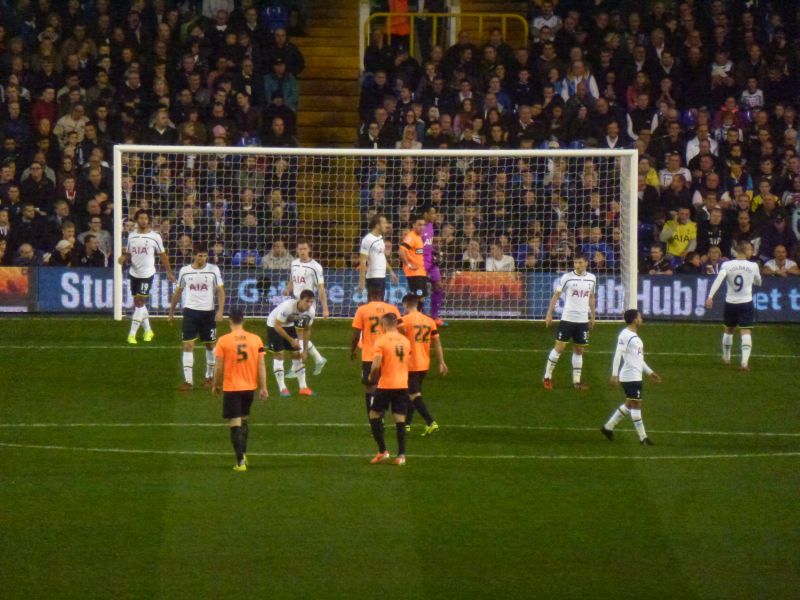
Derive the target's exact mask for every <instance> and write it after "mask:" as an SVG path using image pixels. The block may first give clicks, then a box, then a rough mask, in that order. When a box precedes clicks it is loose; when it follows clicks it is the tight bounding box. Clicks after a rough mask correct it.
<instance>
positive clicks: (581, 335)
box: [572, 323, 589, 390]
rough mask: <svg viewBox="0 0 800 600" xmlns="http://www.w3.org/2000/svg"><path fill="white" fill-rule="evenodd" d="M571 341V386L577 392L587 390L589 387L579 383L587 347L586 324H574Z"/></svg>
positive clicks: (587, 329)
mask: <svg viewBox="0 0 800 600" xmlns="http://www.w3.org/2000/svg"><path fill="white" fill-rule="evenodd" d="M572 341H573V344H572V385H574V386H575V388H576V389H578V390H588V389H589V386H588V385H586V384H585V383H582V382H581V374H582V373H583V355H584V353H585V352H586V348H587V347H588V346H589V324H588V323H576V324H575V325H574V326H573V330H572Z"/></svg>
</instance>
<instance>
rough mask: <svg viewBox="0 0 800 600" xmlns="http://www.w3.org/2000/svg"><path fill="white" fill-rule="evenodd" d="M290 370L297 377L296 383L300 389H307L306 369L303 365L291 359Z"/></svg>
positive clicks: (301, 362)
mask: <svg viewBox="0 0 800 600" xmlns="http://www.w3.org/2000/svg"><path fill="white" fill-rule="evenodd" d="M292 370H293V371H294V374H295V375H297V383H298V384H299V385H300V389H301V390H302V389H303V388H306V387H308V385H307V384H306V367H305V365H304V364H303V361H302V360H298V359H296V358H295V359H293V360H292Z"/></svg>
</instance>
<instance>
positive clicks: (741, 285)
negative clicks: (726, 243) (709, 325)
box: [706, 240, 761, 371]
mask: <svg viewBox="0 0 800 600" xmlns="http://www.w3.org/2000/svg"><path fill="white" fill-rule="evenodd" d="M752 255H753V246H752V244H750V242H748V241H746V240H742V241H740V242H739V243H737V244H736V258H735V259H733V260H729V261H728V262H726V263H723V264H722V267H720V270H719V274H718V275H717V278H716V279H715V280H714V283H713V284H712V285H711V290H710V291H709V292H708V299H707V300H706V308H708V309H709V310H710V309H711V308H712V307H713V306H714V294H716V293H717V290H719V288H720V286H721V285H722V282H723V281H724V282H726V283H727V284H728V289H727V291H726V292H725V310H724V313H723V321H724V322H725V333H723V334H722V362H724V363H725V364H726V365H727V364H729V363H730V362H731V346H733V334H734V332H735V331H736V328H737V327H738V328H739V330H740V333H741V335H742V362H741V370H742V371H749V370H750V364H749V362H750V353H751V352H752V350H753V337H752V327H753V324H754V323H755V320H756V309H755V306H754V305H753V285H761V271H760V270H759V268H758V265H757V264H756V263H754V262H750V260H748V259H749V258H750V257H751V256H752Z"/></svg>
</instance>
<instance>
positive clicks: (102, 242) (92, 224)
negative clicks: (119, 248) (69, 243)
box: [78, 215, 113, 256]
mask: <svg viewBox="0 0 800 600" xmlns="http://www.w3.org/2000/svg"><path fill="white" fill-rule="evenodd" d="M89 236H92V237H93V238H94V240H95V242H96V244H97V249H98V250H100V252H102V253H103V254H104V255H106V256H111V253H112V250H113V240H112V239H111V234H110V233H109V232H108V231H106V230H105V229H103V219H102V218H101V217H100V216H99V215H98V216H92V218H91V219H90V220H89V229H88V230H87V231H84V232H83V233H81V234H80V235H79V236H78V241H79V242H81V243H82V244H84V245H86V246H88V244H87V242H86V238H87V237H89Z"/></svg>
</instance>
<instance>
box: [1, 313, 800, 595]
mask: <svg viewBox="0 0 800 600" xmlns="http://www.w3.org/2000/svg"><path fill="white" fill-rule="evenodd" d="M250 325H251V328H252V329H253V330H255V331H257V332H258V333H260V334H263V324H262V323H261V322H258V323H255V322H254V323H251V324H250ZM155 326H156V334H157V336H156V339H155V341H154V342H153V344H152V345H151V346H145V345H143V344H142V343H141V342H140V344H139V346H138V347H133V348H130V347H126V346H125V344H124V339H125V335H126V327H127V324H116V323H113V322H112V321H110V320H106V319H102V320H100V319H88V318H87V319H83V320H77V319H41V320H28V319H3V320H0V356H2V360H0V381H1V382H2V384H1V386H2V387H0V424H2V426H0V444H3V445H2V446H0V540H2V552H0V589H2V597H3V598H26V599H30V598H48V599H49V598H59V599H61V598H95V597H97V598H101V597H102V598H108V597H111V598H115V599H122V598H246V597H253V598H270V599H272V598H493V599H504V598H520V597H536V598H579V597H580V598H596V597H614V598H634V597H636V598H640V597H652V598H712V597H717V598H783V597H790V596H795V595H796V594H797V590H798V589H800V553H798V551H797V550H798V548H800V528H798V526H797V523H798V519H800V509H798V504H797V490H798V489H800V435H798V432H800V426H798V423H799V422H800V403H798V402H797V393H796V391H797V389H798V388H799V387H800V374H799V373H798V369H797V364H798V362H797V358H796V357H797V356H798V355H800V336H798V329H797V328H796V327H789V326H786V327H778V326H763V327H759V328H758V329H757V330H756V331H755V336H754V342H755V343H754V346H755V357H754V358H753V360H752V366H753V371H752V372H751V373H749V374H743V373H739V372H738V371H736V370H735V369H734V368H732V367H731V368H728V367H724V366H723V365H722V364H721V363H720V361H719V358H718V356H717V354H718V346H719V334H720V329H719V328H718V327H714V326H705V325H696V324H686V323H683V324H681V323H674V324H646V325H645V327H644V328H643V330H642V337H643V339H644V342H645V351H646V354H647V359H648V362H649V363H650V364H651V366H653V367H654V368H655V369H656V370H657V371H658V372H659V373H660V374H661V375H662V376H663V377H664V380H665V382H664V383H663V384H661V385H660V386H657V385H654V384H646V385H645V396H644V397H645V403H644V413H643V414H644V420H645V424H646V426H647V428H648V431H649V433H650V435H651V437H652V438H653V440H654V441H655V442H656V444H657V445H656V446H655V447H652V448H643V447H641V446H640V445H639V444H638V442H637V439H636V436H635V433H634V432H633V431H632V428H631V427H630V424H629V423H626V424H624V425H621V426H620V429H618V435H617V441H615V442H614V443H613V444H609V443H608V442H606V441H605V440H604V439H603V438H602V437H601V436H600V434H599V432H598V428H599V427H600V425H601V424H602V423H603V422H604V420H605V419H606V417H607V416H608V414H609V413H610V411H611V410H612V409H613V408H614V407H615V406H616V405H618V404H619V402H620V400H621V391H620V390H619V389H618V388H617V389H612V388H610V387H609V386H608V385H607V380H608V374H609V371H610V362H611V355H610V352H611V351H612V350H613V348H614V338H615V336H616V334H617V332H618V330H619V326H618V325H600V326H598V328H597V329H596V330H595V332H594V333H593V339H592V345H591V347H590V350H589V354H588V355H587V358H586V363H585V379H586V381H588V382H589V383H590V384H591V386H592V389H591V390H590V391H589V392H586V393H577V392H575V391H573V390H572V389H571V388H570V386H568V385H567V380H568V379H569V356H568V355H565V356H564V357H563V358H562V360H561V363H560V364H559V366H558V369H557V372H556V390H554V391H553V392H551V393H545V392H544V391H543V390H542V389H541V384H540V379H541V373H542V370H543V365H544V360H545V355H546V351H547V350H548V349H549V347H550V346H551V344H552V332H551V331H547V330H545V329H544V327H543V326H542V325H541V324H524V323H454V324H452V325H451V327H449V328H448V329H447V330H445V332H444V335H443V340H444V345H445V349H446V355H447V362H448V364H449V366H450V369H451V374H450V375H449V376H448V377H447V378H444V379H441V378H438V377H435V376H433V375H429V378H428V380H427V381H426V386H425V396H426V398H427V399H428V404H429V406H430V408H431V410H432V412H433V413H434V415H435V416H436V418H437V420H438V422H439V423H440V424H441V426H442V431H441V433H440V434H438V435H437V436H434V437H433V438H431V439H427V438H420V437H418V434H419V432H420V427H419V422H420V421H419V420H417V425H416V427H415V431H414V432H413V435H412V437H411V439H410V440H409V444H408V446H409V447H408V454H409V460H408V465H407V467H406V468H404V469H398V468H396V467H392V466H388V465H381V466H371V465H368V464H367V463H366V459H367V457H368V456H369V455H371V454H372V453H373V452H374V443H373V441H372V439H371V437H370V434H369V428H368V427H367V425H366V422H365V417H364V402H363V391H362V388H361V386H360V384H359V383H358V376H359V364H358V363H351V362H350V361H349V360H348V357H347V352H346V350H344V349H343V348H344V346H345V345H346V344H347V343H348V339H349V335H350V334H349V325H348V324H347V323H344V322H337V323H332V322H328V323H321V324H320V325H319V327H318V330H317V332H316V336H317V342H318V344H319V345H321V346H322V347H323V348H325V349H324V353H325V354H326V356H327V357H328V358H329V359H330V362H329V364H328V366H327V368H326V371H325V373H324V375H323V376H322V377H319V378H311V382H312V385H313V386H314V387H315V388H316V389H317V391H318V392H319V396H318V397H316V398H313V399H300V398H299V397H295V398H292V399H280V398H278V397H277V390H276V388H275V384H274V381H271V382H270V391H271V393H272V395H273V396H272V398H271V399H270V401H269V402H268V403H267V404H260V403H257V404H256V405H255V406H254V409H253V417H252V423H253V425H252V427H251V433H250V456H251V468H250V470H249V471H248V472H247V473H245V474H237V473H234V472H232V471H231V466H232V465H233V457H232V454H231V451H230V445H229V441H228V435H227V431H226V429H225V427H224V424H223V422H222V420H221V418H220V411H221V408H220V401H219V400H218V399H214V398H212V397H211V396H210V395H209V394H208V393H207V392H205V391H196V392H194V393H191V394H188V395H185V394H184V395H180V394H179V393H177V392H175V391H173V390H174V389H175V387H176V385H177V384H178V383H180V378H181V375H180V351H179V345H178V331H179V328H178V326H177V325H176V326H175V327H173V328H170V326H169V325H168V324H167V323H165V322H161V321H159V322H156V324H155ZM736 347H738V340H737V346H736ZM736 347H735V348H736ZM196 363H197V364H196V375H197V376H198V377H199V376H200V374H201V373H200V369H201V365H202V363H203V359H202V354H201V353H200V352H199V351H198V352H197V360H196ZM290 386H291V387H292V389H296V382H290ZM15 423H16V424H28V425H24V426H16V427H12V426H8V425H9V424H15ZM76 423H80V424H95V425H97V424H101V425H99V426H92V427H88V426H72V427H67V426H65V425H66V424H76ZM113 423H117V424H134V423H135V424H142V425H141V426H136V427H131V426H123V427H112V426H108V424H113ZM298 423H305V424H308V425H304V426H290V425H289V424H298ZM331 423H335V424H347V425H349V426H341V427H331V426H322V424H331ZM33 424H51V425H53V426H46V427H32V426H29V425H33ZM103 424H105V425H103ZM156 424H160V425H156ZM167 424H208V426H175V425H167ZM690 432H706V433H703V434H700V433H690ZM723 432H754V433H762V434H763V433H794V434H795V435H793V436H791V435H720V433H723ZM387 433H388V434H389V435H387V440H388V442H389V448H390V450H392V449H394V447H395V440H394V438H393V434H392V432H391V430H389V431H387ZM9 444H12V445H9ZM13 444H16V445H17V446H13ZM43 446H50V448H44V447H43ZM79 448H83V449H89V448H91V449H97V450H98V451H87V450H79ZM108 449H121V450H128V451H140V452H139V453H134V452H110V451H107V450H108ZM151 451H152V452H153V453H149V452H151ZM181 452H189V454H182V453H181ZM301 453H308V454H312V455H314V454H316V455H324V456H297V455H298V454H301ZM293 455H294V456H293ZM765 455H766V456H765ZM512 456H516V457H519V458H512ZM659 458H660V459H659Z"/></svg>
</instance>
